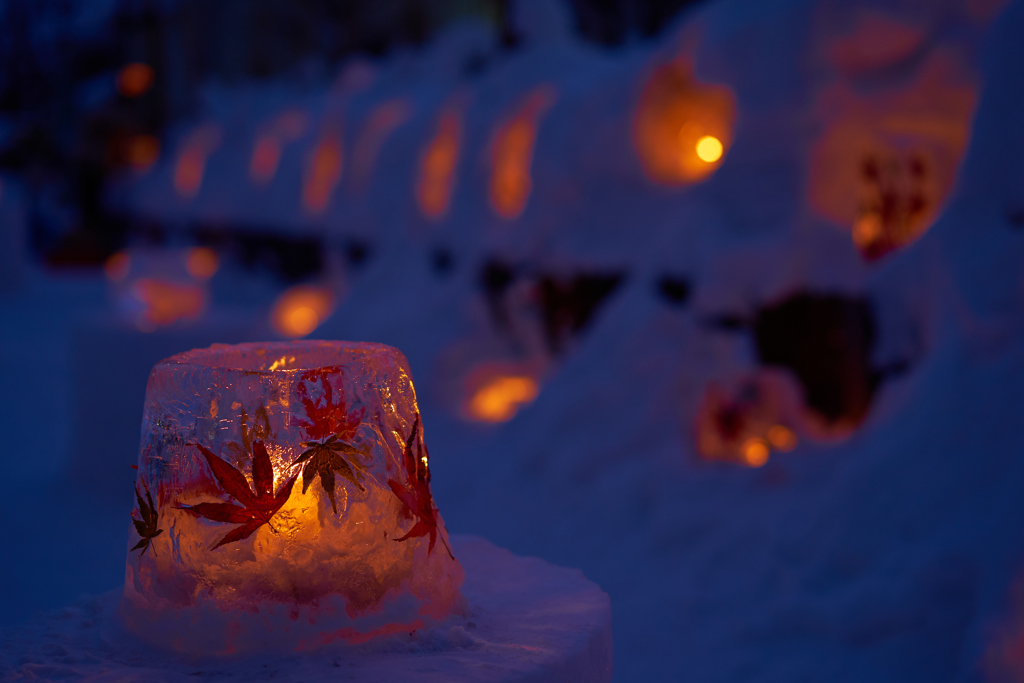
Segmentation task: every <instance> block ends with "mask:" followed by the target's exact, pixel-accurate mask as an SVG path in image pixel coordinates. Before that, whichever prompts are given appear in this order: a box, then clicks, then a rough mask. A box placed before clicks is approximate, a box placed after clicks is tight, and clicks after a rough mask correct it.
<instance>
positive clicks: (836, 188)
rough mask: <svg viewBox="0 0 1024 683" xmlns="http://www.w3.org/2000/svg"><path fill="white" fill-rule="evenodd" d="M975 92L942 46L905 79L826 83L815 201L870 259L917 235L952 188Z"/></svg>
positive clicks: (815, 155) (812, 190)
mask: <svg viewBox="0 0 1024 683" xmlns="http://www.w3.org/2000/svg"><path fill="white" fill-rule="evenodd" d="M976 99H977V91H976V87H975V85H974V83H973V79H972V78H971V77H970V75H969V74H966V73H965V72H964V70H963V67H961V66H960V63H959V61H958V60H957V59H956V57H955V55H953V54H951V53H948V52H946V51H941V50H933V51H932V54H931V56H930V57H929V58H928V59H927V60H926V61H925V63H924V64H923V65H922V66H921V67H920V69H919V70H918V73H917V76H916V78H915V79H914V80H913V81H912V82H910V83H901V84H899V86H898V87H893V88H890V89H885V90H882V91H877V90H876V91H871V92H869V93H868V94H865V95H862V94H860V93H858V92H857V91H856V90H855V89H854V88H852V87H851V86H849V85H846V84H838V85H836V86H833V87H832V88H829V89H828V90H827V91H825V92H824V93H823V94H822V96H821V98H820V102H819V112H820V113H819V116H820V118H821V119H822V122H823V125H824V133H823V134H822V136H821V137H820V139H819V140H818V141H817V143H816V144H815V146H814V148H813V150H812V153H811V160H810V165H811V172H810V173H809V174H808V176H809V179H810V180H809V186H808V192H809V202H810V205H811V208H812V209H813V210H814V211H815V212H816V213H817V214H819V215H821V216H822V217H824V218H827V219H829V220H831V221H833V222H835V223H838V224H839V225H842V226H848V227H849V229H850V231H851V238H852V241H853V243H854V245H855V246H856V247H857V249H858V250H859V251H860V252H861V254H862V255H863V256H864V258H865V259H867V260H875V259H877V258H880V257H881V256H884V255H885V254H887V253H889V252H891V251H893V250H895V249H899V248H901V247H904V246H906V245H908V244H910V243H912V242H914V241H915V240H916V239H917V238H919V237H920V236H921V235H922V234H924V233H925V232H926V231H927V230H928V228H929V227H931V225H932V224H933V223H934V222H935V219H936V218H937V217H938V214H939V211H940V210H941V208H942V204H943V202H944V201H945V199H946V198H947V197H948V196H949V194H950V192H951V191H952V189H953V185H954V182H955V180H956V174H957V168H958V166H959V164H960V160H961V158H962V157H963V154H964V151H965V149H966V147H967V142H968V139H969V136H970V126H971V118H972V116H973V113H974V106H975V103H976Z"/></svg>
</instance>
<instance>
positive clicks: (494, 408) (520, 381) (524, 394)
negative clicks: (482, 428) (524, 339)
mask: <svg viewBox="0 0 1024 683" xmlns="http://www.w3.org/2000/svg"><path fill="white" fill-rule="evenodd" d="M538 370H539V368H538V367H537V363H524V362H520V363H511V362H499V361H492V362H485V363H480V364H479V365H477V366H476V367H474V368H473V369H472V370H471V371H470V372H469V373H468V374H467V375H466V377H465V379H464V382H463V384H464V386H463V392H464V393H463V398H462V416H463V417H464V418H466V419H467V420H470V421H473V422H492V423H498V422H508V421H509V420H511V419H512V418H513V417H515V416H516V413H518V412H519V410H520V409H521V408H523V407H524V406H526V405H529V404H530V403H533V401H534V400H535V399H536V398H537V395H538V394H539V393H540V376H539V375H540V373H539V372H538Z"/></svg>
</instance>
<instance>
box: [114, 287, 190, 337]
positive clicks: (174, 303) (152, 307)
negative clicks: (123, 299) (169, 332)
mask: <svg viewBox="0 0 1024 683" xmlns="http://www.w3.org/2000/svg"><path fill="white" fill-rule="evenodd" d="M131 293H132V295H133V296H134V297H135V298H136V299H137V300H138V301H139V303H140V304H142V311H141V313H140V315H139V316H138V318H137V321H136V322H137V326H138V327H139V329H140V330H142V331H144V332H149V331H152V330H153V329H155V328H157V327H162V326H165V325H171V324H173V323H176V322H178V321H179V320H194V319H196V318H198V317H199V316H201V315H202V314H203V311H204V310H205V309H206V291H205V290H204V289H203V288H202V287H201V286H199V285H195V284H187V283H178V282H169V281H165V280H158V279H154V278H139V279H137V280H135V281H134V282H133V283H132V285H131Z"/></svg>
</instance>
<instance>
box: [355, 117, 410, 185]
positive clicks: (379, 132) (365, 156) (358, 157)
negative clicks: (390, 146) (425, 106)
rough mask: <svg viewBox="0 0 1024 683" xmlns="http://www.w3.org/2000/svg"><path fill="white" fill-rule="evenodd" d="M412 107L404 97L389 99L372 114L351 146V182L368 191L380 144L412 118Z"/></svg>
mask: <svg viewBox="0 0 1024 683" xmlns="http://www.w3.org/2000/svg"><path fill="white" fill-rule="evenodd" d="M411 115H412V108H411V107H410V106H409V103H408V102H406V101H405V100H400V99H396V100H390V101H388V102H384V103H383V104H381V105H379V106H377V107H376V108H375V109H374V110H373V111H372V112H371V113H370V116H369V118H368V120H367V122H366V125H365V126H363V129H362V130H361V131H360V133H359V136H358V137H357V138H356V141H355V144H354V145H353V147H352V177H351V181H352V185H353V186H354V187H355V188H356V189H357V190H359V191H363V190H365V189H366V188H367V187H368V186H369V184H370V180H371V178H372V177H373V169H374V166H375V165H376V163H377V157H378V156H379V155H380V150H381V147H382V146H383V145H384V142H385V141H386V140H387V139H388V136H390V135H391V134H392V133H393V132H394V131H395V129H397V128H398V127H399V126H401V125H402V124H403V123H405V122H406V121H408V120H409V117H410V116H411Z"/></svg>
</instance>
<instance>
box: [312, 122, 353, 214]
mask: <svg viewBox="0 0 1024 683" xmlns="http://www.w3.org/2000/svg"><path fill="white" fill-rule="evenodd" d="M343 162H344V150H343V142H342V138H341V131H340V130H339V127H335V126H328V128H327V129H326V130H324V132H323V133H322V134H321V136H320V139H319V140H317V143H316V146H314V148H313V150H312V152H311V153H310V155H309V157H308V159H307V162H306V171H305V175H304V176H303V180H302V206H303V207H304V208H305V209H306V212H307V213H309V214H311V215H314V216H317V215H320V214H322V213H324V212H325V211H326V210H327V207H328V206H330V204H331V199H332V198H333V196H334V190H335V188H336V187H337V186H338V183H339V182H341V172H342V167H343Z"/></svg>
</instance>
